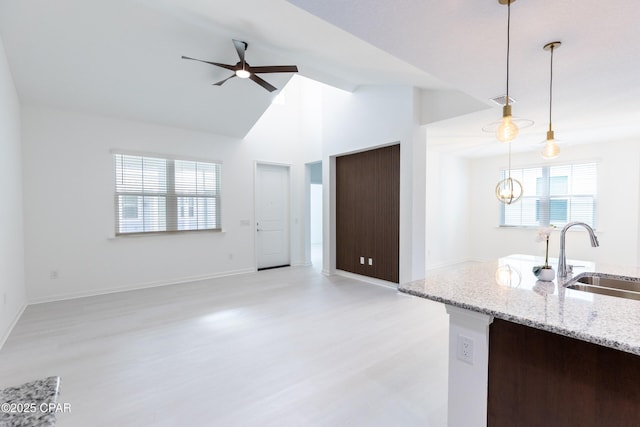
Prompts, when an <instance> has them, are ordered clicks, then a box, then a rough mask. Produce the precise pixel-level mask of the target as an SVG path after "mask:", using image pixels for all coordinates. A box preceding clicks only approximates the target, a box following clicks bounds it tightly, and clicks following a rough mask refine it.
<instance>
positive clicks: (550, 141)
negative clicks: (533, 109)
mask: <svg viewBox="0 0 640 427" xmlns="http://www.w3.org/2000/svg"><path fill="white" fill-rule="evenodd" d="M561 44H562V43H560V42H551V43H547V44H545V45H544V47H543V49H544V50H548V51H550V52H551V67H550V72H549V130H548V131H547V139H546V140H545V141H543V142H544V148H543V149H542V152H541V153H540V154H542V157H543V158H545V159H547V160H549V159H555V158H556V157H558V155H559V154H560V147H558V144H557V142H556V140H555V135H554V133H553V128H552V126H551V105H552V101H553V51H554V50H555V49H557V48H559V47H560V45H561Z"/></svg>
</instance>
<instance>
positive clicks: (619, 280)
mask: <svg viewBox="0 0 640 427" xmlns="http://www.w3.org/2000/svg"><path fill="white" fill-rule="evenodd" d="M567 288H569V289H575V290H577V291H583V292H591V293H593V294H601V295H610V296H613V297H619V298H627V299H635V300H640V278H638V277H625V276H614V275H611V274H603V273H586V274H581V275H579V276H577V277H576V278H575V279H574V280H573V281H571V282H570V284H569V285H567Z"/></svg>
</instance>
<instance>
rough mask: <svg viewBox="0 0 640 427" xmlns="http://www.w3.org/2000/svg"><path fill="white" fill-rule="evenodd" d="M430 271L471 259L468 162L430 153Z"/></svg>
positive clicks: (428, 190)
mask: <svg viewBox="0 0 640 427" xmlns="http://www.w3.org/2000/svg"><path fill="white" fill-rule="evenodd" d="M426 170H427V213H426V226H427V231H426V232H427V240H426V247H427V269H433V268H438V267H443V266H446V265H451V264H456V263H459V262H463V261H467V260H468V259H469V257H470V248H469V241H470V238H469V236H470V224H471V218H472V216H473V215H474V210H472V209H471V208H470V206H469V198H470V194H469V185H470V182H469V161H468V160H467V159H464V158H462V157H459V156H454V155H451V154H445V153H439V152H437V151H434V150H428V151H427V164H426Z"/></svg>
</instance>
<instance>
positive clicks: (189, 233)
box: [107, 228, 227, 240]
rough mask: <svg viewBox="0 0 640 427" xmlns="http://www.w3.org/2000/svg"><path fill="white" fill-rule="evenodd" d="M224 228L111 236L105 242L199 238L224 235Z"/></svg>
mask: <svg viewBox="0 0 640 427" xmlns="http://www.w3.org/2000/svg"><path fill="white" fill-rule="evenodd" d="M226 232H227V231H226V230H225V229H224V228H221V229H216V230H181V231H157V232H149V233H124V234H112V235H110V236H109V237H107V240H120V239H137V238H141V237H142V238H144V237H163V236H164V237H170V236H177V235H180V236H199V235H203V234H226Z"/></svg>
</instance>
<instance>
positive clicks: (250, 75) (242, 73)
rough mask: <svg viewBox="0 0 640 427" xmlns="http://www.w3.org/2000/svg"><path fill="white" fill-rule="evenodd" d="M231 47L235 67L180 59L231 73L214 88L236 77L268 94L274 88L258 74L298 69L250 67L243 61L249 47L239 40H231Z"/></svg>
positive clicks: (289, 71)
mask: <svg viewBox="0 0 640 427" xmlns="http://www.w3.org/2000/svg"><path fill="white" fill-rule="evenodd" d="M233 45H234V46H235V48H236V52H237V53H238V57H239V58H240V61H238V63H237V64H235V65H229V64H222V63H219V62H211V61H204V60H202V59H196V58H190V57H188V56H182V59H190V60H192V61H198V62H204V63H205V64H211V65H215V66H216V67H220V68H224V69H226V70H229V71H233V74H232V75H231V76H229V77H227V78H226V79H224V80H220V81H219V82H217V83H214V86H222V85H223V84H224V83H225V82H226V81H227V80H230V79H232V78H234V77H238V78H241V79H251V80H253V81H254V82H255V83H257V84H259V85H260V86H262V87H263V88H264V89H266V90H268V91H269V92H273V91H275V90H277V88H276V87H275V86H273V85H272V84H271V83H269V82H267V81H266V80H264V79H263V78H261V77H259V76H258V74H262V73H297V72H298V67H296V66H295V65H263V66H258V67H252V66H251V65H249V63H248V62H247V61H245V52H246V51H247V47H249V45H248V44H247V43H246V42H243V41H241V40H235V39H234V40H233Z"/></svg>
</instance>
